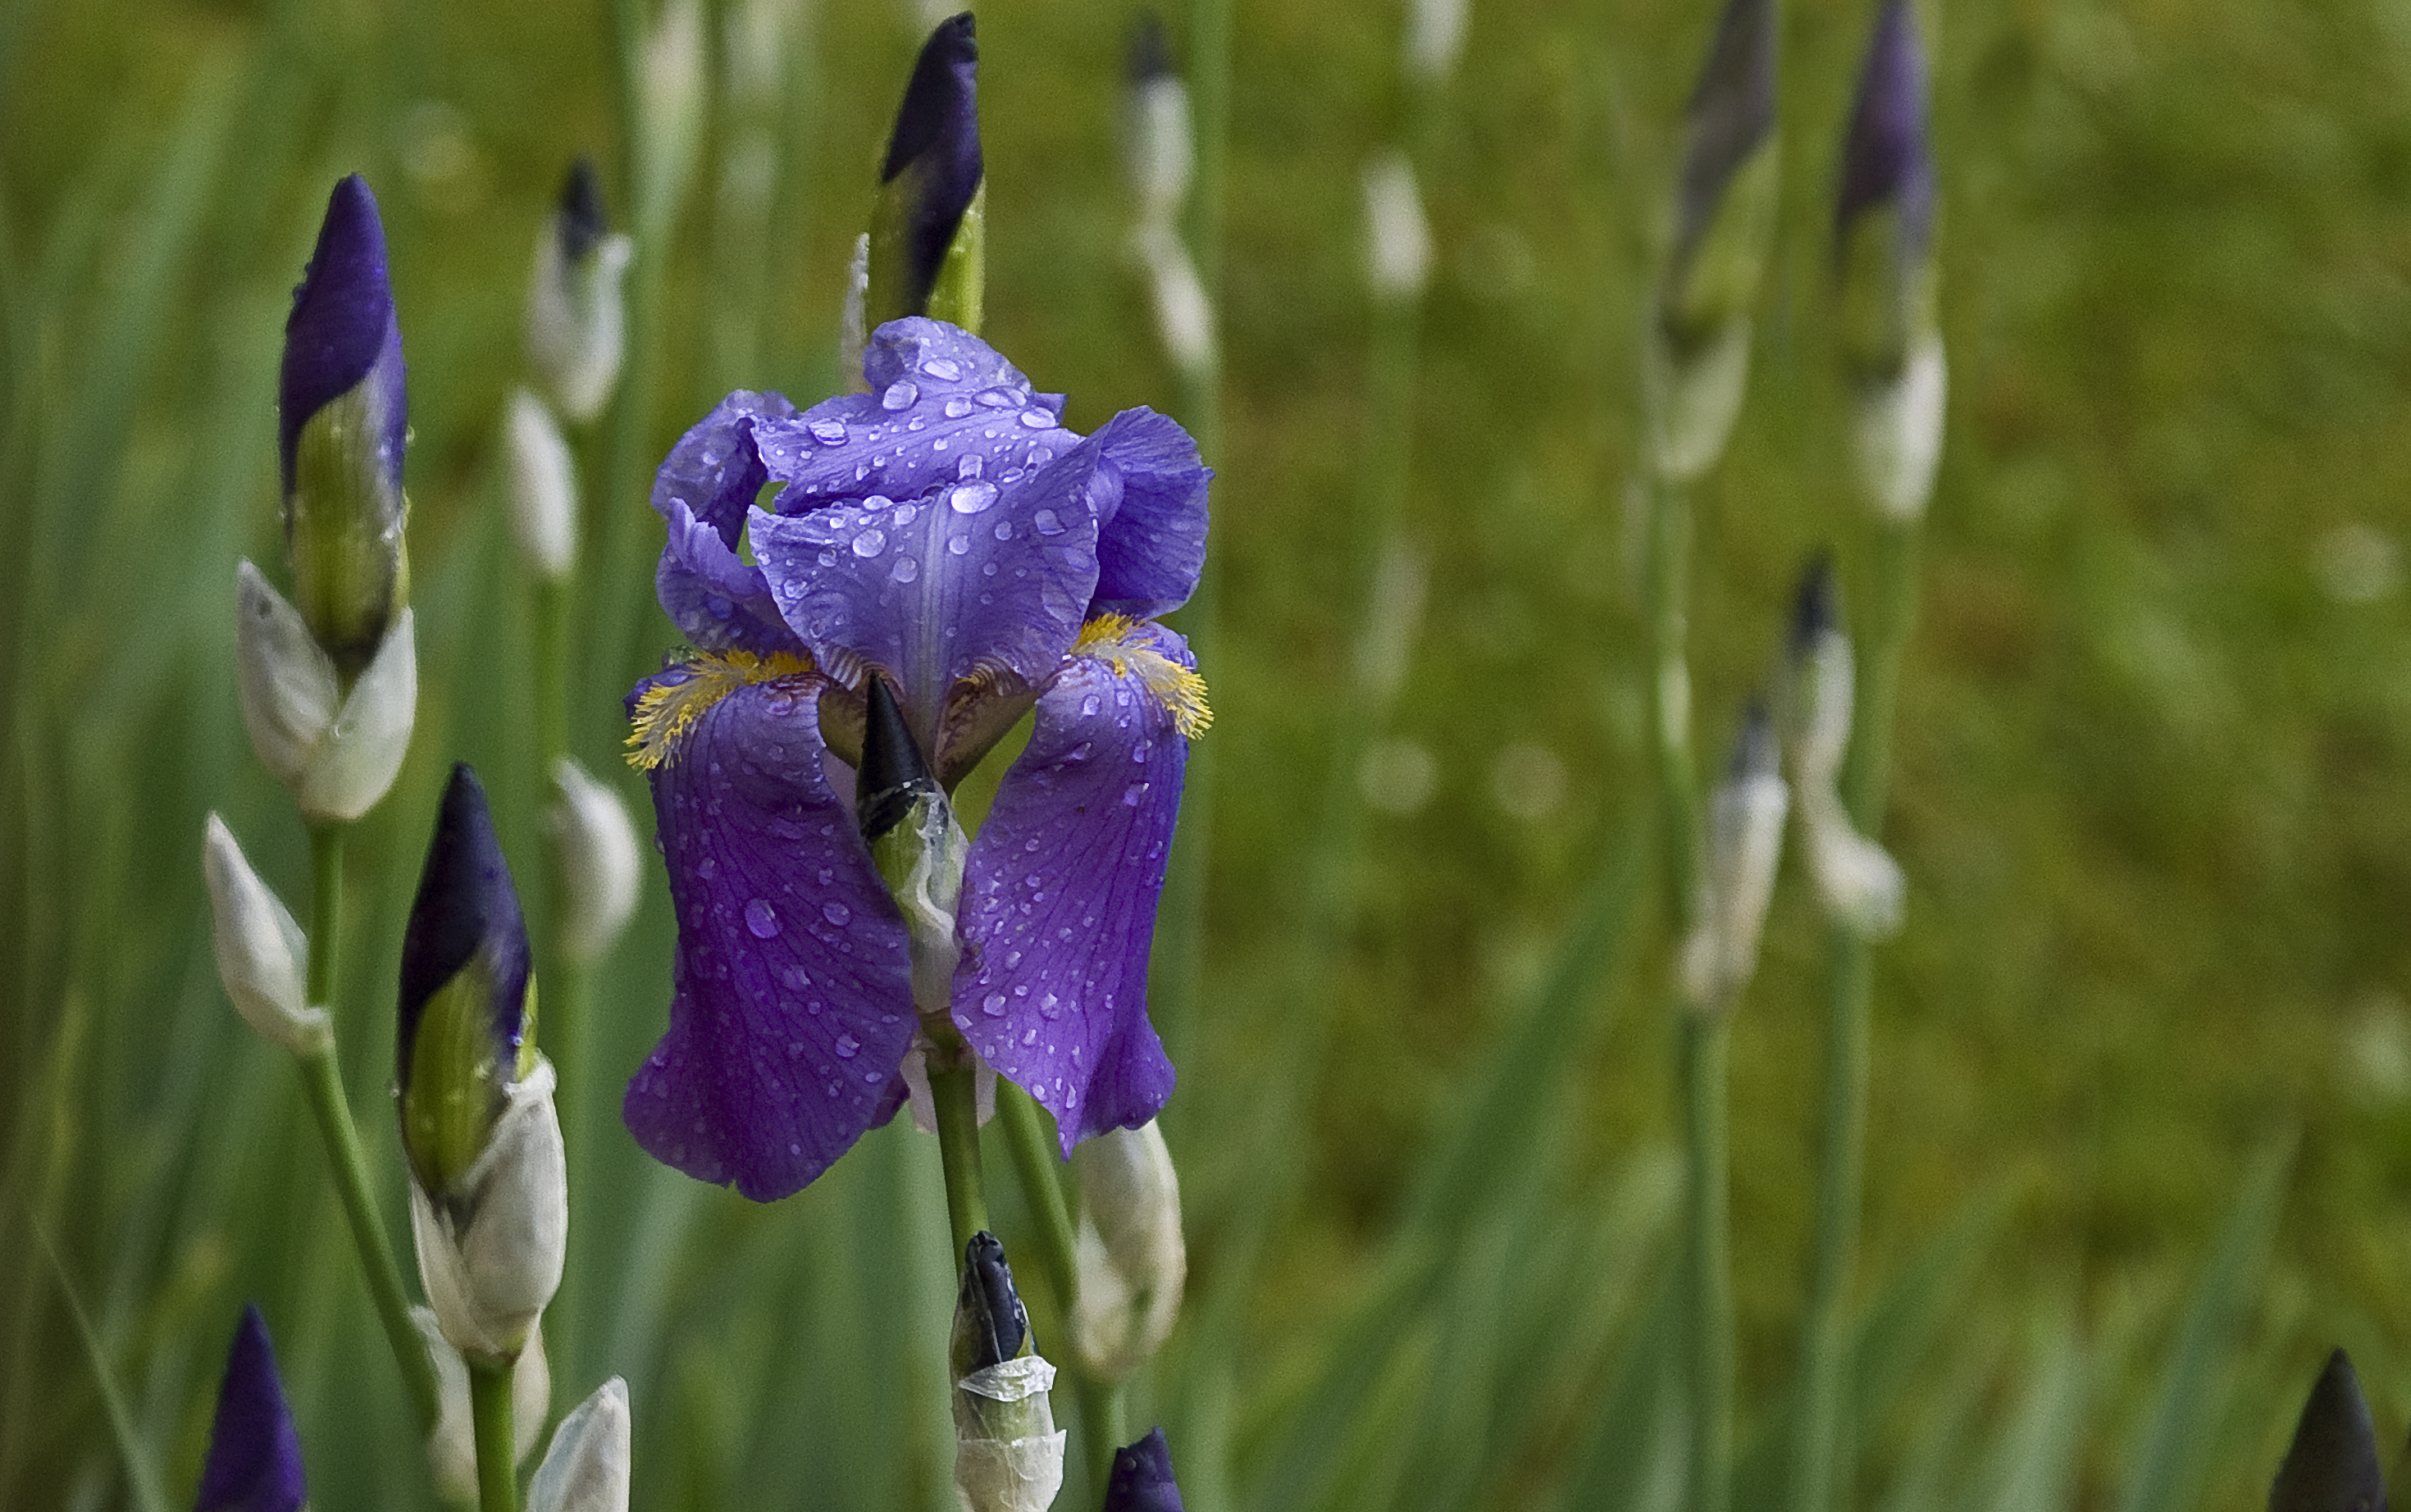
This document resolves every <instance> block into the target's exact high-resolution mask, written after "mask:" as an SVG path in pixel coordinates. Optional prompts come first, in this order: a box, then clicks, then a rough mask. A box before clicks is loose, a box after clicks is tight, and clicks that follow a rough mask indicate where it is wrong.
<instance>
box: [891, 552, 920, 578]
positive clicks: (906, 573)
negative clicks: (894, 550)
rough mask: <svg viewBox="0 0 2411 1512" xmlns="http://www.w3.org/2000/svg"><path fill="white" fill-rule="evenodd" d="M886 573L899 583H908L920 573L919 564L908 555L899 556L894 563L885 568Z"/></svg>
mask: <svg viewBox="0 0 2411 1512" xmlns="http://www.w3.org/2000/svg"><path fill="white" fill-rule="evenodd" d="M887 575H888V576H889V577H892V578H894V579H895V580H896V581H897V582H899V583H909V582H911V581H913V579H914V578H916V577H918V576H920V575H921V564H920V563H919V562H917V561H914V560H913V559H912V558H910V557H899V558H897V559H896V565H895V566H893V567H890V568H888V569H887Z"/></svg>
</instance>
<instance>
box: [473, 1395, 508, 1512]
mask: <svg viewBox="0 0 2411 1512" xmlns="http://www.w3.org/2000/svg"><path fill="white" fill-rule="evenodd" d="M469 1420H470V1422H471V1424H472V1425H473V1427H474V1428H475V1432H476V1437H477V1512H519V1472H518V1467H517V1461H518V1458H519V1457H518V1455H517V1454H516V1453H514V1452H513V1445H512V1442H511V1439H512V1434H511V1367H510V1366H508V1365H489V1364H487V1363H485V1362H484V1361H482V1360H475V1359H473V1360H471V1361H469Z"/></svg>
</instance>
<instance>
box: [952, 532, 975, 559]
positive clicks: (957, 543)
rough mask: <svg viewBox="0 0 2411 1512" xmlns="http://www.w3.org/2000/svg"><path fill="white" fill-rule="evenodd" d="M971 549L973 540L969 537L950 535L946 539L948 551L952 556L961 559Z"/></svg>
mask: <svg viewBox="0 0 2411 1512" xmlns="http://www.w3.org/2000/svg"><path fill="white" fill-rule="evenodd" d="M971 548H972V538H971V537H970V536H968V535H950V536H948V537H946V550H947V552H948V553H949V554H950V555H953V556H957V557H959V556H962V555H964V554H965V553H967V552H969V551H970V550H971Z"/></svg>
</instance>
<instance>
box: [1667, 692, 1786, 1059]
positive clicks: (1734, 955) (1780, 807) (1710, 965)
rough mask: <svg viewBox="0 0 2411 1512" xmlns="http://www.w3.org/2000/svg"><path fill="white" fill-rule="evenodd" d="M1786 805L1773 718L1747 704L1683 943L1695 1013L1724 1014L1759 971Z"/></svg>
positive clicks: (1714, 797)
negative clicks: (1695, 913)
mask: <svg viewBox="0 0 2411 1512" xmlns="http://www.w3.org/2000/svg"><path fill="white" fill-rule="evenodd" d="M1789 808H1790V790H1789V789H1788V788H1786V787H1785V786H1784V782H1783V774H1782V758H1781V753H1780V750H1779V749H1778V748H1777V745H1776V742H1775V721H1774V720H1773V719H1772V718H1770V717H1769V715H1768V714H1767V710H1766V705H1765V703H1764V701H1763V700H1760V701H1756V702H1753V703H1752V704H1751V705H1750V707H1749V712H1748V713H1747V714H1746V715H1745V716H1744V717H1743V720H1742V728H1741V733H1740V734H1739V735H1738V736H1736V737H1735V739H1734V741H1733V752H1732V761H1731V762H1730V763H1728V764H1727V766H1726V768H1725V776H1724V779H1723V780H1722V781H1720V782H1718V783H1717V788H1716V792H1714V793H1713V794H1711V795H1710V797H1709V800H1708V836H1707V856H1706V860H1707V868H1706V876H1705V878H1704V879H1703V895H1702V898H1701V900H1700V913H1699V922H1698V923H1697V925H1696V926H1695V927H1694V928H1693V930H1692V933H1691V938H1689V939H1688V940H1687V941H1685V942H1684V949H1683V962H1682V976H1683V986H1684V991H1685V993H1686V995H1687V996H1688V997H1689V999H1690V1002H1691V1006H1692V1008H1693V1010H1695V1011H1698V1012H1701V1013H1722V1012H1724V1011H1726V1010H1729V1009H1730V1008H1731V1007H1732V1000H1733V998H1734V996H1736V995H1738V994H1739V993H1740V991H1741V989H1742V988H1743V987H1744V986H1745V985H1746V984H1747V983H1748V981H1749V979H1750V976H1751V974H1752V973H1754V972H1755V971H1756V970H1757V969H1758V940H1759V935H1760V932H1761V930H1762V929H1763V928H1764V927H1765V924H1766V909H1767V905H1768V904H1769V903H1770V902H1772V901H1773V899H1774V896H1775V863H1776V862H1777V861H1779V860H1780V859H1781V858H1782V854H1783V820H1784V815H1785V813H1786V812H1787V811H1788V809H1789Z"/></svg>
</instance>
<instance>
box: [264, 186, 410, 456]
mask: <svg viewBox="0 0 2411 1512" xmlns="http://www.w3.org/2000/svg"><path fill="white" fill-rule="evenodd" d="M372 377H373V379H374V381H375V383H376V385H377V388H378V390H379V392H378V394H377V396H376V398H377V400H378V402H377V403H376V404H374V405H373V407H372V413H373V414H374V415H375V417H376V421H377V424H378V426H379V428H380V433H379V434H378V436H377V438H376V443H377V461H378V463H379V465H380V467H381V468H382V470H383V472H384V473H385V475H386V477H387V480H388V481H389V482H390V484H391V485H392V487H393V488H394V490H395V492H396V494H397V496H398V495H399V493H400V490H401V487H402V441H403V437H404V434H405V432H406V431H407V430H408V429H409V412H408V406H407V404H406V402H405V399H404V387H403V381H402V327H401V325H400V324H399V323H397V322H396V320H395V318H394V313H393V285H392V284H391V283H390V281H389V280H388V279H387V274H386V260H385V226H384V225H383V224H382V223H381V222H379V221H378V219H377V207H376V196H374V195H373V194H371V193H369V186H368V184H367V183H366V182H363V181H362V180H361V178H360V176H359V175H358V174H357V173H355V174H352V175H350V176H349V177H347V178H345V179H344V180H343V182H341V183H338V184H336V185H335V192H334V194H333V196H331V197H329V199H328V201H327V218H326V220H325V221H324V222H323V223H322V224H321V225H319V227H318V246H317V250H316V251H314V252H313V253H312V254H310V266H309V269H307V270H306V271H305V272H303V273H302V275H301V285H300V287H299V288H297V289H295V290H294V291H293V313H292V315H291V317H290V318H289V319H287V320H286V321H285V367H284V371H283V372H282V374H281V376H280V378H279V382H278V385H277V436H276V441H277V448H276V449H277V456H278V458H279V459H280V461H281V463H282V466H283V469H284V478H285V493H286V494H288V495H289V494H291V493H292V491H293V451H294V446H295V444H296V443H298V442H299V441H300V435H301V428H302V426H303V425H305V424H306V423H308V421H309V419H310V417H311V416H312V415H314V414H317V413H318V412H319V411H320V410H321V409H324V408H325V407H326V405H327V403H328V401H329V400H334V399H338V398H340V397H342V396H343V395H344V394H348V393H350V392H351V391H352V390H353V389H354V388H357V387H358V386H359V385H360V383H361V382H362V381H363V380H365V379H370V378H372Z"/></svg>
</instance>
